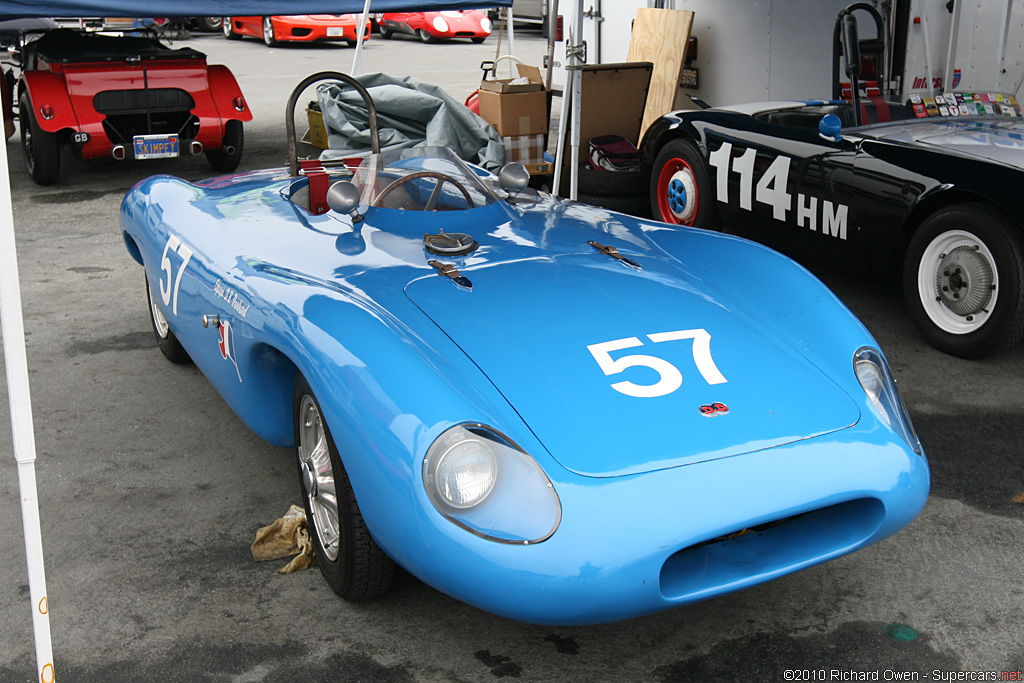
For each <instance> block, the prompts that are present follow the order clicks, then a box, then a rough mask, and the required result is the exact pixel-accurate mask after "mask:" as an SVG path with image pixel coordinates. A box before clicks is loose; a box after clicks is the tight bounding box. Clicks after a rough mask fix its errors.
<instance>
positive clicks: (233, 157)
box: [206, 120, 245, 173]
mask: <svg viewBox="0 0 1024 683" xmlns="http://www.w3.org/2000/svg"><path fill="white" fill-rule="evenodd" d="M244 147H245V132H244V130H243V128H242V122H241V121H235V120H231V121H228V122H227V123H225V124H224V139H223V140H222V141H221V146H220V149H211V150H208V151H207V152H206V160H207V161H209V162H210V166H213V169H214V170H215V171H220V172H221V173H231V172H232V171H234V170H235V169H236V168H238V164H239V163H240V162H241V161H242V149H243V148H244Z"/></svg>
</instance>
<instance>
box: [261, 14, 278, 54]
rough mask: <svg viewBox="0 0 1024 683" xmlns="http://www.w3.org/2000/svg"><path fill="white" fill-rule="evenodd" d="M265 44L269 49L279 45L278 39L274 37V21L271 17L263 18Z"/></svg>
mask: <svg viewBox="0 0 1024 683" xmlns="http://www.w3.org/2000/svg"><path fill="white" fill-rule="evenodd" d="M263 44H264V45H266V46H267V47H274V46H275V45H277V38H275V37H274V20H273V19H272V18H270V17H263Z"/></svg>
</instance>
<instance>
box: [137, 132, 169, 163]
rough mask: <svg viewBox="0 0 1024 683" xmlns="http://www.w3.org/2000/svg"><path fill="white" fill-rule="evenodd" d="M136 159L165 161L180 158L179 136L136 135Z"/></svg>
mask: <svg viewBox="0 0 1024 683" xmlns="http://www.w3.org/2000/svg"><path fill="white" fill-rule="evenodd" d="M132 142H134V143H135V158H136V159H165V158H167V157H176V156H178V136H177V135H174V134H171V135H136V136H135V137H134V138H132Z"/></svg>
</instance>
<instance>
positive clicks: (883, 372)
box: [853, 346, 924, 455]
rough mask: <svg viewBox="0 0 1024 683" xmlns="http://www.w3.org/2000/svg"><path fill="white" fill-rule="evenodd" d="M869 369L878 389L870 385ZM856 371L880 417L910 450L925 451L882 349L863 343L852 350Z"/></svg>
mask: <svg viewBox="0 0 1024 683" xmlns="http://www.w3.org/2000/svg"><path fill="white" fill-rule="evenodd" d="M868 373H873V374H874V379H875V380H876V381H877V383H878V389H877V391H876V392H872V390H871V389H869V387H868V386H867V384H868V383H869V382H870V380H871V377H870V376H869V375H868ZM853 374H854V376H855V377H856V378H857V383H858V384H860V387H861V389H862V390H863V391H864V394H865V397H866V398H867V399H868V402H869V403H871V405H872V407H873V408H874V409H875V412H876V413H877V414H878V415H879V417H881V418H882V420H883V421H884V422H886V423H887V424H888V425H889V428H890V429H892V430H893V431H894V432H896V433H897V434H898V435H899V436H900V438H901V439H903V441H904V442H905V443H906V444H907V445H908V446H910V448H911V450H913V451H914V452H915V453H917V454H918V455H924V449H923V448H922V447H921V440H920V438H918V436H917V432H916V431H915V430H914V423H913V422H912V421H911V419H910V413H909V412H908V411H907V406H906V404H905V403H903V397H902V396H901V395H900V392H899V389H898V388H897V387H896V379H895V378H894V377H893V376H892V372H891V371H890V369H889V363H888V362H887V361H886V360H885V356H883V355H882V352H881V351H879V350H878V349H876V348H874V347H871V346H862V347H861V348H859V349H857V351H856V353H854V354H853Z"/></svg>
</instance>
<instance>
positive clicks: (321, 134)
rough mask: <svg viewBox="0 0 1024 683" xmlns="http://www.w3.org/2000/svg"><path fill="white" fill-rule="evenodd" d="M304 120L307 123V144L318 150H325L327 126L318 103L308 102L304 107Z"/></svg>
mask: <svg viewBox="0 0 1024 683" xmlns="http://www.w3.org/2000/svg"><path fill="white" fill-rule="evenodd" d="M306 119H307V120H308V121H309V143H310V144H311V145H313V146H314V147H317V148H319V149H327V147H328V145H327V126H325V125H324V115H323V113H321V111H320V105H319V104H318V103H316V102H310V103H309V104H308V105H307V106H306Z"/></svg>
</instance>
